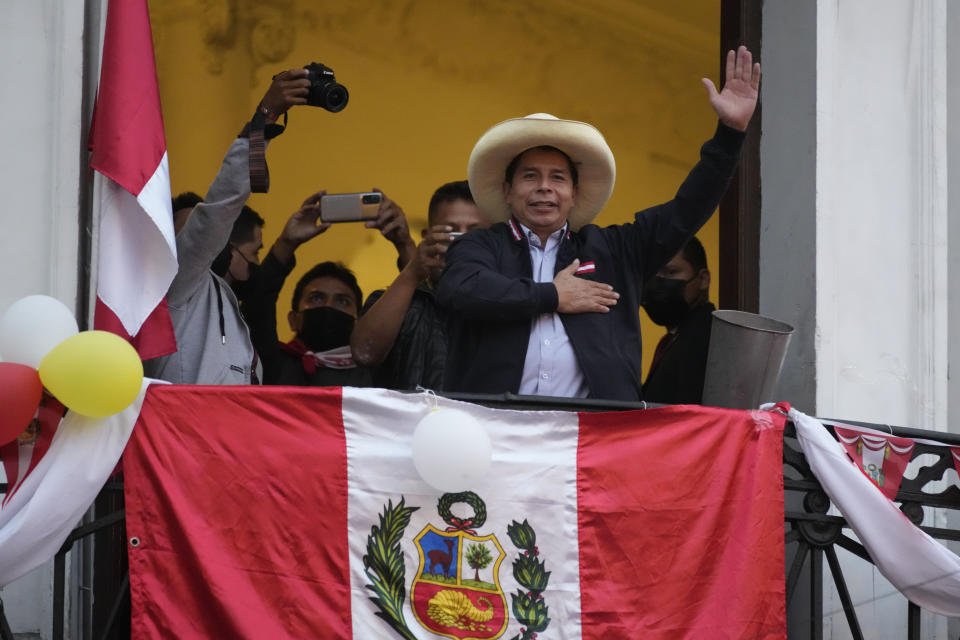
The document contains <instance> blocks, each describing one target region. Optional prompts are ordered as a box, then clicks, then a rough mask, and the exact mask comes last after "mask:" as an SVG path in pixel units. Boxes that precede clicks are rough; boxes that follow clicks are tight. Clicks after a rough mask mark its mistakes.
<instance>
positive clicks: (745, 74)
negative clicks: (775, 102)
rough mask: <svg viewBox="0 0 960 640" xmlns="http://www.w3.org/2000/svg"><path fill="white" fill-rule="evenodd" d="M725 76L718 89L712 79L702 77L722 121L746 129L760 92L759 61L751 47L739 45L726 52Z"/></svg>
mask: <svg viewBox="0 0 960 640" xmlns="http://www.w3.org/2000/svg"><path fill="white" fill-rule="evenodd" d="M726 76H727V81H726V83H724V85H723V89H722V90H721V91H720V92H719V93H718V92H717V88H716V86H714V84H713V82H712V81H710V80H709V79H707V78H702V79H701V82H703V86H704V87H706V89H707V95H708V97H709V99H710V106H712V107H713V110H714V111H716V112H717V116H718V117H719V118H720V121H721V122H723V123H724V124H725V125H727V126H728V127H731V128H733V129H737V130H738V131H746V130H747V125H748V124H749V123H750V118H751V117H752V116H753V111H754V109H755V108H756V106H757V96H758V95H759V93H760V63H759V62H756V63H755V62H753V55H752V54H751V53H750V50H749V49H747V48H746V47H745V46H743V45H740V47H739V48H738V49H737V50H736V51H735V52H734V51H733V50H731V51H728V52H727V69H726Z"/></svg>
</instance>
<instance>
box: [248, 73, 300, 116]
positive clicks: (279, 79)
mask: <svg viewBox="0 0 960 640" xmlns="http://www.w3.org/2000/svg"><path fill="white" fill-rule="evenodd" d="M308 93H310V81H309V80H308V79H307V70H306V69H287V70H286V71H281V72H280V73H278V74H277V75H275V76H273V82H272V83H271V84H270V87H269V88H268V89H267V92H266V93H265V94H264V96H263V99H262V100H261V101H260V106H261V107H263V108H264V109H265V112H266V116H267V120H268V121H269V122H273V121H274V120H276V119H277V118H279V117H280V114H282V113H283V112H285V111H286V110H287V109H289V108H290V107H292V106H294V105H296V104H307V94H308Z"/></svg>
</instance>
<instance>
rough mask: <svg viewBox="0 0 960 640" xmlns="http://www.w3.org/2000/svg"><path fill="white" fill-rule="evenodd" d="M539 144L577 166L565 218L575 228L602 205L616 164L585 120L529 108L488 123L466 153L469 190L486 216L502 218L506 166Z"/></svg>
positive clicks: (504, 216) (495, 219) (610, 189)
mask: <svg viewBox="0 0 960 640" xmlns="http://www.w3.org/2000/svg"><path fill="white" fill-rule="evenodd" d="M540 146H550V147H556V148H557V149H560V150H561V151H563V152H564V153H566V154H567V155H568V156H570V159H571V160H572V161H573V164H574V165H575V166H576V168H577V174H578V181H577V197H576V200H575V204H574V207H573V209H572V210H571V211H570V215H569V218H568V222H569V223H570V228H571V229H572V230H574V231H576V230H578V229H579V228H580V227H582V226H583V225H585V224H589V223H590V222H591V221H593V219H594V218H595V217H596V216H597V214H598V213H600V210H601V209H603V207H604V205H605V204H607V200H609V199H610V194H612V193H613V183H614V182H615V180H616V177H617V164H616V162H615V161H614V159H613V152H612V151H610V147H609V146H607V141H606V140H604V139H603V134H601V133H600V132H599V131H597V129H596V127H594V126H593V125H591V124H587V123H586V122H577V121H576V120H561V119H559V118H557V117H556V116H552V115H550V114H549V113H534V114H531V115H529V116H526V117H524V118H512V119H510V120H504V121H503V122H501V123H500V124H496V125H494V126H492V127H490V129H488V130H487V132H486V133H484V134H483V135H482V136H480V139H479V140H477V144H476V145H474V147H473V152H471V153H470V163H469V165H467V179H468V181H469V182H470V191H471V193H473V198H474V200H475V201H476V203H477V206H478V207H479V208H480V211H481V212H482V213H483V215H484V216H486V217H487V219H488V220H490V221H491V222H503V221H506V220H508V219H509V218H510V213H511V212H510V206H509V205H508V204H507V200H506V198H505V197H504V195H503V183H504V178H505V173H506V170H507V165H509V164H510V161H511V160H513V159H514V158H515V157H517V156H518V155H520V154H521V153H523V152H524V151H526V150H527V149H532V148H533V147H540Z"/></svg>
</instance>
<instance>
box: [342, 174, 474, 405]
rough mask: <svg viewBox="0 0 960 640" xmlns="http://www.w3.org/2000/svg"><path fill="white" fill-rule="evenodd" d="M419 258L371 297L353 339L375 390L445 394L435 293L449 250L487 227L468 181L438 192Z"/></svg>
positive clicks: (442, 322) (442, 317)
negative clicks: (466, 235)
mask: <svg viewBox="0 0 960 640" xmlns="http://www.w3.org/2000/svg"><path fill="white" fill-rule="evenodd" d="M427 223H428V225H429V227H428V228H427V229H424V230H423V233H422V240H421V242H420V245H419V246H418V247H417V250H416V253H415V254H414V256H413V258H412V259H411V260H410V261H409V262H408V263H407V265H406V266H405V267H404V268H403V269H402V270H401V272H400V274H399V275H398V276H397V277H396V279H395V280H394V281H393V283H391V285H390V287H389V288H387V289H386V290H380V291H374V292H373V293H372V294H370V297H369V298H367V302H366V304H365V305H364V311H363V314H362V315H361V316H360V319H359V320H358V321H357V324H356V327H355V328H354V330H353V336H352V337H351V339H350V347H351V352H352V354H353V358H354V360H355V361H357V362H358V363H360V364H363V365H365V366H368V367H375V368H376V369H375V371H374V377H373V381H374V385H375V386H378V387H384V388H387V389H402V390H412V389H416V388H417V387H418V386H420V387H425V388H427V389H441V388H442V383H443V368H444V363H445V362H446V358H447V338H446V322H447V317H446V312H445V310H444V309H442V308H441V307H440V306H439V305H437V303H436V298H435V296H434V289H435V287H436V284H437V282H438V281H439V280H440V274H441V273H442V272H443V267H444V255H445V254H446V252H447V247H449V246H450V243H451V242H454V241H455V240H456V239H457V238H458V237H459V236H461V235H463V234H464V233H466V232H468V231H472V230H473V229H481V228H486V227H487V226H488V224H489V223H488V222H487V221H486V219H485V218H484V217H483V215H482V214H481V213H480V210H479V209H477V205H476V204H475V203H474V202H473V195H472V194H471V193H470V187H469V185H468V184H467V181H466V180H461V181H458V182H449V183H447V184H444V185H442V186H441V187H439V188H438V189H437V190H436V191H435V192H434V194H433V197H431V199H430V206H429V208H428V211H427Z"/></svg>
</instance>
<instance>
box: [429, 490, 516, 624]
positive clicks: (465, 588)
mask: <svg viewBox="0 0 960 640" xmlns="http://www.w3.org/2000/svg"><path fill="white" fill-rule="evenodd" d="M458 502H465V503H467V504H468V505H470V506H471V507H472V508H473V511H474V514H473V516H472V517H470V518H464V519H460V518H457V517H455V516H454V515H452V513H451V512H450V507H451V506H452V505H453V504H456V503H458ZM437 510H438V511H439V512H440V517H442V518H443V519H444V521H445V522H446V523H447V525H448V526H447V528H446V530H445V531H441V530H440V529H438V528H436V527H434V526H433V525H430V524H428V525H427V526H426V527H424V528H423V531H421V532H420V533H419V534H417V536H416V537H415V538H414V540H413V542H414V544H415V545H416V548H417V552H418V554H419V556H420V567H419V569H417V575H416V576H415V577H414V579H413V585H412V586H411V588H410V605H411V608H412V609H413V614H414V616H415V617H416V618H417V621H418V622H419V623H420V624H421V625H422V626H423V627H424V628H425V629H428V630H430V631H431V632H433V633H435V634H437V635H439V636H443V637H447V638H455V639H456V640H488V639H490V638H499V637H500V636H502V635H503V634H504V632H505V631H506V630H507V599H506V597H505V596H504V593H503V590H502V589H501V588H500V578H499V572H500V565H501V563H502V562H503V560H504V558H506V553H505V552H504V551H503V547H501V546H500V543H499V542H498V541H497V538H496V536H495V535H493V534H492V533H491V534H489V535H485V536H479V535H477V532H476V531H475V530H474V527H480V526H481V525H483V523H484V522H485V521H486V506H485V505H484V503H483V500H481V499H480V497H479V496H477V494H475V493H473V492H471V491H466V492H464V493H455V494H451V493H447V494H444V495H443V497H442V498H440V501H439V504H438V505H437Z"/></svg>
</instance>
